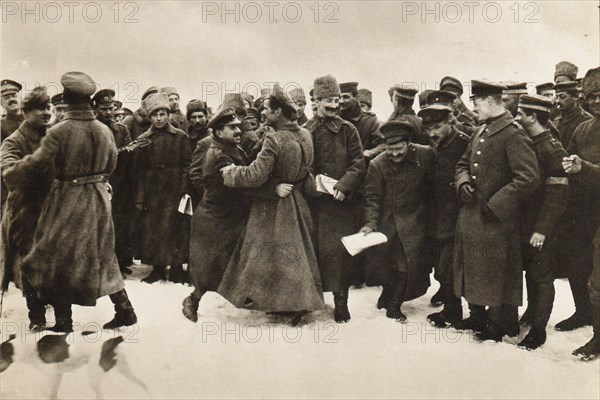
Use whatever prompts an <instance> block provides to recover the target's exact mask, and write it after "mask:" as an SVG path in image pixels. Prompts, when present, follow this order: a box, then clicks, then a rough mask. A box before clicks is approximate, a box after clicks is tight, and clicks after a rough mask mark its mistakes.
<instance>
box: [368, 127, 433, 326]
mask: <svg viewBox="0 0 600 400" xmlns="http://www.w3.org/2000/svg"><path fill="white" fill-rule="evenodd" d="M381 133H382V135H383V136H384V137H385V148H386V150H385V152H384V153H382V154H380V155H378V156H377V157H375V159H374V160H373V161H371V163H370V164H369V171H368V173H367V179H366V182H365V200H364V206H363V210H364V213H363V215H364V220H363V227H362V228H361V229H360V232H362V233H363V234H365V235H368V234H369V233H371V232H373V231H379V232H381V233H383V234H384V235H386V236H387V238H388V242H387V243H385V244H383V245H381V246H377V247H375V248H373V249H372V250H369V251H368V253H367V256H366V259H367V269H368V273H371V272H372V271H378V275H379V279H380V282H379V284H382V285H383V291H382V293H381V297H380V298H379V300H378V308H382V307H385V308H387V311H386V316H387V317H388V318H391V319H395V320H397V321H405V320H406V316H405V315H404V313H403V312H402V309H401V307H402V304H403V303H404V302H405V301H408V300H412V299H415V298H417V297H419V296H422V295H423V294H425V292H427V288H428V287H429V271H430V270H429V266H428V265H427V263H426V262H425V261H424V258H423V257H422V255H423V254H424V253H425V251H426V249H425V246H426V242H425V237H426V232H427V229H428V226H427V225H428V223H429V221H431V220H432V219H431V218H430V214H431V213H432V211H433V207H432V205H433V204H432V199H433V191H434V183H435V170H436V163H435V153H434V151H433V149H432V148H431V147H428V146H421V145H418V144H414V143H412V139H413V138H414V137H415V131H414V125H413V124H412V123H410V121H408V120H406V119H405V118H400V119H398V120H394V121H388V122H386V123H385V124H383V125H382V127H381Z"/></svg>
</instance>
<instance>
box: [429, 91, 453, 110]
mask: <svg viewBox="0 0 600 400" xmlns="http://www.w3.org/2000/svg"><path fill="white" fill-rule="evenodd" d="M457 98H458V96H456V95H455V94H454V93H452V92H448V91H446V90H434V91H432V92H431V93H429V94H428V95H427V103H429V104H443V105H446V106H449V107H451V106H452V104H454V100H456V99H457Z"/></svg>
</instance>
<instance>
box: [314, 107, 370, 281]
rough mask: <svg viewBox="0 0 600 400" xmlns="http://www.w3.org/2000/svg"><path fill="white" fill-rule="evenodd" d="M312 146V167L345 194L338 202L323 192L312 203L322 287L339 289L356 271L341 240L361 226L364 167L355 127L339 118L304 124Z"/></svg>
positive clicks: (360, 145)
mask: <svg viewBox="0 0 600 400" xmlns="http://www.w3.org/2000/svg"><path fill="white" fill-rule="evenodd" d="M307 128H308V130H309V132H310V133H311V135H312V140H313V146H314V155H315V156H314V162H313V166H312V170H313V172H314V173H315V174H322V175H327V176H329V177H331V178H333V179H336V180H337V181H338V182H337V184H336V185H335V188H336V189H338V190H340V191H341V192H343V193H344V194H345V195H346V198H345V199H344V201H341V202H340V201H337V200H335V199H334V198H333V196H330V195H322V196H319V197H317V198H315V199H314V200H313V201H312V202H311V210H312V215H313V220H314V222H315V243H316V246H315V248H316V251H317V257H318V259H319V269H320V270H321V279H322V281H323V290H324V291H326V292H328V291H332V292H338V291H340V290H341V289H344V288H347V287H348V286H350V284H351V283H352V278H353V274H354V271H355V270H356V267H355V263H356V262H357V261H356V259H353V258H352V257H351V256H350V255H349V254H348V252H347V251H346V249H345V248H344V246H343V244H342V242H341V239H342V237H344V236H347V235H352V234H354V233H356V232H358V230H359V229H360V227H361V226H360V224H361V222H362V221H361V211H362V204H361V203H360V201H358V200H357V198H356V196H357V193H358V192H359V190H360V189H361V186H362V184H363V183H364V178H365V173H366V166H365V161H364V157H363V148H362V144H361V142H360V136H359V134H358V131H357V130H356V128H355V127H354V126H353V125H352V124H351V123H349V122H347V121H344V120H343V119H341V118H340V117H337V116H336V117H335V118H326V119H320V118H316V117H314V118H312V119H311V120H310V121H308V123H307Z"/></svg>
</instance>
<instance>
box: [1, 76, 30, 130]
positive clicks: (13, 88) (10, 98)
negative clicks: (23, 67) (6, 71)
mask: <svg viewBox="0 0 600 400" xmlns="http://www.w3.org/2000/svg"><path fill="white" fill-rule="evenodd" d="M1 87H2V89H1V90H2V107H4V109H5V110H6V118H5V119H3V120H2V123H1V124H2V126H1V128H2V137H1V138H0V139H1V140H0V141H2V140H4V139H6V138H7V137H9V136H10V134H11V133H13V132H14V131H16V130H17V129H19V126H20V125H21V123H23V121H24V120H25V116H24V115H23V112H22V111H21V95H20V93H21V89H22V86H21V84H19V83H18V82H15V81H13V80H10V79H3V80H2V82H1Z"/></svg>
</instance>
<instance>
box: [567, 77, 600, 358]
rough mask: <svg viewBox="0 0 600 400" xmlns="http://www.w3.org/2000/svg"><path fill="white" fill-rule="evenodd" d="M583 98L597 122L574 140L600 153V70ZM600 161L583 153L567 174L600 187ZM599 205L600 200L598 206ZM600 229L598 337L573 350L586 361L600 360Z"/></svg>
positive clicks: (599, 252)
mask: <svg viewBox="0 0 600 400" xmlns="http://www.w3.org/2000/svg"><path fill="white" fill-rule="evenodd" d="M582 89H583V95H584V98H585V100H586V102H587V104H588V107H589V109H590V111H591V112H592V113H593V114H594V119H593V120H590V121H586V122H584V123H582V124H581V125H580V126H579V127H578V128H577V130H576V132H575V133H574V134H573V138H574V140H577V143H578V142H579V140H578V139H579V138H580V137H581V138H585V137H589V141H590V143H589V144H590V146H589V147H590V148H588V149H587V151H586V152H589V151H591V150H592V149H593V148H594V147H595V151H596V154H598V153H597V151H598V148H597V147H598V141H599V140H600V139H599V138H600V129H598V126H600V124H599V121H600V68H594V69H590V70H589V71H588V72H587V73H586V74H585V77H584V79H583V85H582ZM599 164H600V163H599V162H598V159H597V157H596V159H595V160H594V161H592V162H590V160H585V159H584V158H583V156H582V157H580V156H579V153H577V154H576V155H573V156H572V157H570V158H569V159H567V160H564V161H563V167H564V168H565V171H566V172H567V173H569V174H571V175H570V176H572V177H573V178H574V179H575V180H576V181H577V183H578V184H581V185H585V186H586V187H588V188H596V191H597V190H598V188H599V187H600V166H599ZM594 204H597V201H596V202H595V203H594ZM598 238H600V229H598V227H597V225H596V232H595V236H594V256H593V269H592V273H591V275H590V279H589V281H588V290H589V296H590V300H591V304H592V317H593V328H594V335H593V337H592V339H591V340H590V341H589V342H587V343H586V344H585V345H584V346H582V347H579V348H578V349H576V350H575V351H573V354H574V355H579V356H581V357H582V359H583V360H592V359H594V358H598V357H600V246H599V245H598V243H600V241H599V240H598Z"/></svg>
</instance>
